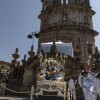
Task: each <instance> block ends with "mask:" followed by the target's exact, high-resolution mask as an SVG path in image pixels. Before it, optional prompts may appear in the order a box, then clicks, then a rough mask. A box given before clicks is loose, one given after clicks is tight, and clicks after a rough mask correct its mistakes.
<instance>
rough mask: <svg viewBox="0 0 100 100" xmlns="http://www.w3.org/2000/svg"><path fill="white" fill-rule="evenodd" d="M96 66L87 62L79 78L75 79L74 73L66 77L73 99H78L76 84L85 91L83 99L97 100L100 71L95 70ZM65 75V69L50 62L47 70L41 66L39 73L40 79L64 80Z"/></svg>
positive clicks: (99, 91)
mask: <svg viewBox="0 0 100 100" xmlns="http://www.w3.org/2000/svg"><path fill="white" fill-rule="evenodd" d="M94 67H95V66H94V64H92V65H90V64H88V63H87V62H86V63H85V64H84V69H83V70H82V72H80V75H79V77H78V78H77V79H74V78H73V77H72V75H70V76H69V77H67V78H66V80H65V81H66V82H67V83H68V90H69V91H71V95H72V98H73V100H76V84H78V85H79V86H80V87H81V89H82V91H83V92H82V96H83V97H82V98H83V100H97V97H98V96H100V73H97V72H94V70H93V68H94ZM64 76H65V73H64V69H63V68H62V67H61V68H59V67H55V66H54V65H53V63H50V64H49V65H48V66H47V67H46V69H45V70H44V69H42V68H40V69H39V74H38V77H40V78H39V79H40V80H51V79H52V80H59V79H61V80H63V81H64V79H65V78H64ZM61 80H60V81H61Z"/></svg>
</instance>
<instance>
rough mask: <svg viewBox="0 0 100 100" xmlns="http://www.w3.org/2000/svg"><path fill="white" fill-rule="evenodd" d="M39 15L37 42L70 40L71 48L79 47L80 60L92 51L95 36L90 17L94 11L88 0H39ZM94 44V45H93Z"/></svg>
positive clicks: (84, 59)
mask: <svg viewBox="0 0 100 100" xmlns="http://www.w3.org/2000/svg"><path fill="white" fill-rule="evenodd" d="M41 2H42V10H41V13H40V15H39V19H40V20H41V24H40V32H39V34H40V37H39V43H43V42H50V41H54V40H55V39H56V41H59V40H60V41H62V42H72V44H73V49H74V50H77V49H79V50H80V52H81V55H80V56H81V59H82V61H87V60H88V57H89V55H91V54H92V53H94V50H93V48H95V39H94V38H95V36H97V35H98V34H99V33H98V32H96V31H95V30H94V29H93V21H92V17H93V15H95V12H94V11H93V10H92V7H91V6H90V0H41ZM93 46H94V47H93Z"/></svg>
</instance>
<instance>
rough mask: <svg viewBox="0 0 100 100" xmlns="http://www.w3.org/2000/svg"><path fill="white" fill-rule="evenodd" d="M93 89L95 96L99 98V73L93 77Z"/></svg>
mask: <svg viewBox="0 0 100 100" xmlns="http://www.w3.org/2000/svg"><path fill="white" fill-rule="evenodd" d="M95 91H96V93H97V94H98V97H97V98H99V99H100V73H97V75H96V77H95ZM97 100H98V99H97Z"/></svg>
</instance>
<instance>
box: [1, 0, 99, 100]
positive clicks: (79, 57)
mask: <svg viewBox="0 0 100 100" xmlns="http://www.w3.org/2000/svg"><path fill="white" fill-rule="evenodd" d="M41 3H42V10H41V12H40V15H39V16H38V18H39V19H40V21H41V22H40V31H39V33H38V34H39V42H38V51H37V55H35V53H34V46H33V45H32V46H31V50H29V51H28V54H29V57H28V59H26V55H24V58H23V59H22V60H21V62H22V64H20V63H19V61H18V60H17V59H18V58H19V56H20V55H19V54H18V48H16V50H15V53H13V54H12V57H13V60H12V62H11V63H7V62H0V68H4V69H7V68H6V66H7V67H8V69H9V71H7V72H8V73H7V74H6V73H5V72H4V73H3V72H2V70H0V75H2V77H1V76H0V80H2V81H1V83H0V94H2V95H4V94H5V95H11V96H19V97H26V98H24V99H20V100H100V98H99V97H100V87H99V86H100V53H99V52H98V49H97V48H96V46H95V36H97V35H98V34H99V33H98V32H97V31H95V30H94V29H93V20H92V17H93V15H95V11H93V10H92V7H91V5H90V0H41ZM32 35H34V34H32ZM31 38H33V37H31ZM59 41H61V42H62V43H72V47H73V53H74V56H73V57H71V56H67V55H64V54H63V53H58V52H57V46H56V44H55V43H56V42H59ZM48 42H53V44H52V45H51V48H50V52H42V51H41V44H42V43H48ZM46 49H48V48H46ZM88 60H90V62H92V63H93V64H91V65H89V64H88V63H84V62H86V61H88ZM8 69H7V70H8ZM1 72H2V73H1ZM5 78H6V80H7V81H6V82H5V81H4V80H3V79H5ZM87 80H89V81H87ZM85 82H87V83H85ZM98 82H99V84H98ZM94 83H96V85H95V84H94ZM83 84H84V87H83ZM87 84H89V86H87ZM94 85H95V87H93V86H94ZM95 88H96V89H97V90H95ZM94 90H95V91H97V92H95V91H94ZM91 94H92V95H91ZM28 97H29V98H28ZM90 97H91V98H90ZM93 98H94V99H93ZM17 100H19V99H17Z"/></svg>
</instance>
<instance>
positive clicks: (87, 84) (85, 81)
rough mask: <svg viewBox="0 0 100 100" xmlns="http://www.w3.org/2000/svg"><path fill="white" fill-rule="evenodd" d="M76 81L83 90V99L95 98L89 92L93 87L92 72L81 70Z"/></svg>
mask: <svg viewBox="0 0 100 100" xmlns="http://www.w3.org/2000/svg"><path fill="white" fill-rule="evenodd" d="M78 81H79V85H80V87H82V90H83V98H84V99H83V100H96V99H95V97H94V95H93V94H92V93H91V92H93V88H94V87H93V86H94V77H93V76H92V74H91V73H89V72H86V71H84V70H83V71H82V72H81V74H80V76H79V79H78ZM90 91H91V92H90Z"/></svg>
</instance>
